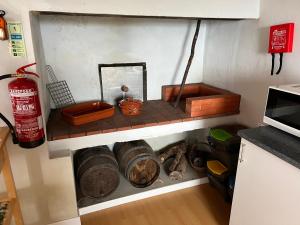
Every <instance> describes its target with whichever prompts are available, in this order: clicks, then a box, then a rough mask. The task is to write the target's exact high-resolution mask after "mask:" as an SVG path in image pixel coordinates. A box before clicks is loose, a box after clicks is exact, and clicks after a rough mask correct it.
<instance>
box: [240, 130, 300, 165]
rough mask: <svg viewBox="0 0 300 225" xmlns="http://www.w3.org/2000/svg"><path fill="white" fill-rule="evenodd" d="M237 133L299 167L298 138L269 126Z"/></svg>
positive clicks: (299, 147)
mask: <svg viewBox="0 0 300 225" xmlns="http://www.w3.org/2000/svg"><path fill="white" fill-rule="evenodd" d="M238 135H239V136H241V137H242V138H244V139H246V140H247V141H250V142H251V143H253V144H255V145H257V146H259V147H261V148H263V149H264V150H266V151H268V152H270V153H272V154H273V155H275V156H277V157H279V158H280V159H282V160H284V161H286V162H288V163H289V164H291V165H293V166H295V167H297V168H299V169H300V138H298V137H296V136H294V135H291V134H288V133H286V132H284V131H281V130H279V129H276V128H274V127H271V126H262V127H257V128H252V129H246V130H241V131H239V132H238Z"/></svg>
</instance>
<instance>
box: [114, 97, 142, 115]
mask: <svg viewBox="0 0 300 225" xmlns="http://www.w3.org/2000/svg"><path fill="white" fill-rule="evenodd" d="M142 105H143V103H142V101H140V100H138V99H133V98H126V99H123V100H122V101H120V103H119V107H120V108H121V111H122V113H123V114H124V115H125V116H137V115H140V114H141V111H142Z"/></svg>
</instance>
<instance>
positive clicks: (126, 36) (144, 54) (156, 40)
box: [40, 15, 206, 102]
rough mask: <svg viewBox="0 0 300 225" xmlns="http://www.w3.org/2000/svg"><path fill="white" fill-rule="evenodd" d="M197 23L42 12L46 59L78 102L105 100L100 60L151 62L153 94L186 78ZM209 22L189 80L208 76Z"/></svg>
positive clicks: (155, 96)
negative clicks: (205, 68) (205, 73)
mask: <svg viewBox="0 0 300 225" xmlns="http://www.w3.org/2000/svg"><path fill="white" fill-rule="evenodd" d="M195 26H196V21H195V20H182V19H172V20H170V19H141V18H139V19H136V18H134V19H133V18H130V19H129V18H113V17H92V16H57V15H55V16H53V15H41V16H40V27H41V34H42V40H43V46H44V52H45V61H46V64H50V65H52V67H53V69H54V71H55V73H56V75H57V77H58V78H59V80H61V79H65V80H67V82H68V84H69V86H70V89H71V92H72V94H73V96H74V98H75V101H76V102H80V101H86V100H94V99H101V98H100V97H101V96H100V82H99V72H98V64H99V63H131V62H146V63H147V76H148V78H147V86H148V99H160V98H161V86H162V85H168V84H179V83H181V80H182V77H183V74H184V70H185V66H186V64H187V61H188V57H189V54H190V48H191V43H192V38H193V35H194V32H195ZM205 27H206V26H205V22H203V23H202V26H201V30H200V34H199V39H198V43H197V46H196V50H195V58H194V61H193V64H192V66H191V69H190V74H189V77H188V80H187V82H201V81H202V65H203V49H204V43H205ZM120 79H122V77H120ZM120 92H121V91H120Z"/></svg>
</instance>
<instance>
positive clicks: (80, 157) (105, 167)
mask: <svg viewBox="0 0 300 225" xmlns="http://www.w3.org/2000/svg"><path fill="white" fill-rule="evenodd" d="M74 170H75V175H76V183H77V186H78V187H79V188H80V191H81V193H82V194H83V195H84V196H86V197H92V198H100V197H104V196H107V195H109V194H110V193H112V192H113V191H114V190H116V188H117V187H118V185H119V182H120V177H119V168H118V163H117V161H116V159H115V157H114V154H113V152H112V151H110V150H109V148H108V147H107V146H99V147H93V148H85V149H81V150H78V151H77V152H76V153H75V155H74Z"/></svg>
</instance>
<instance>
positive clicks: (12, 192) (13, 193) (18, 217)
mask: <svg viewBox="0 0 300 225" xmlns="http://www.w3.org/2000/svg"><path fill="white" fill-rule="evenodd" d="M2 151H3V153H4V158H5V160H4V164H3V169H2V173H3V177H4V182H5V186H6V189H7V192H8V197H9V198H11V199H15V202H14V207H13V216H14V219H15V223H16V225H24V221H23V216H22V212H21V207H20V203H19V201H18V196H17V190H16V186H15V181H14V178H13V174H12V171H11V166H10V161H9V156H8V152H7V149H6V146H4V147H2Z"/></svg>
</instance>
